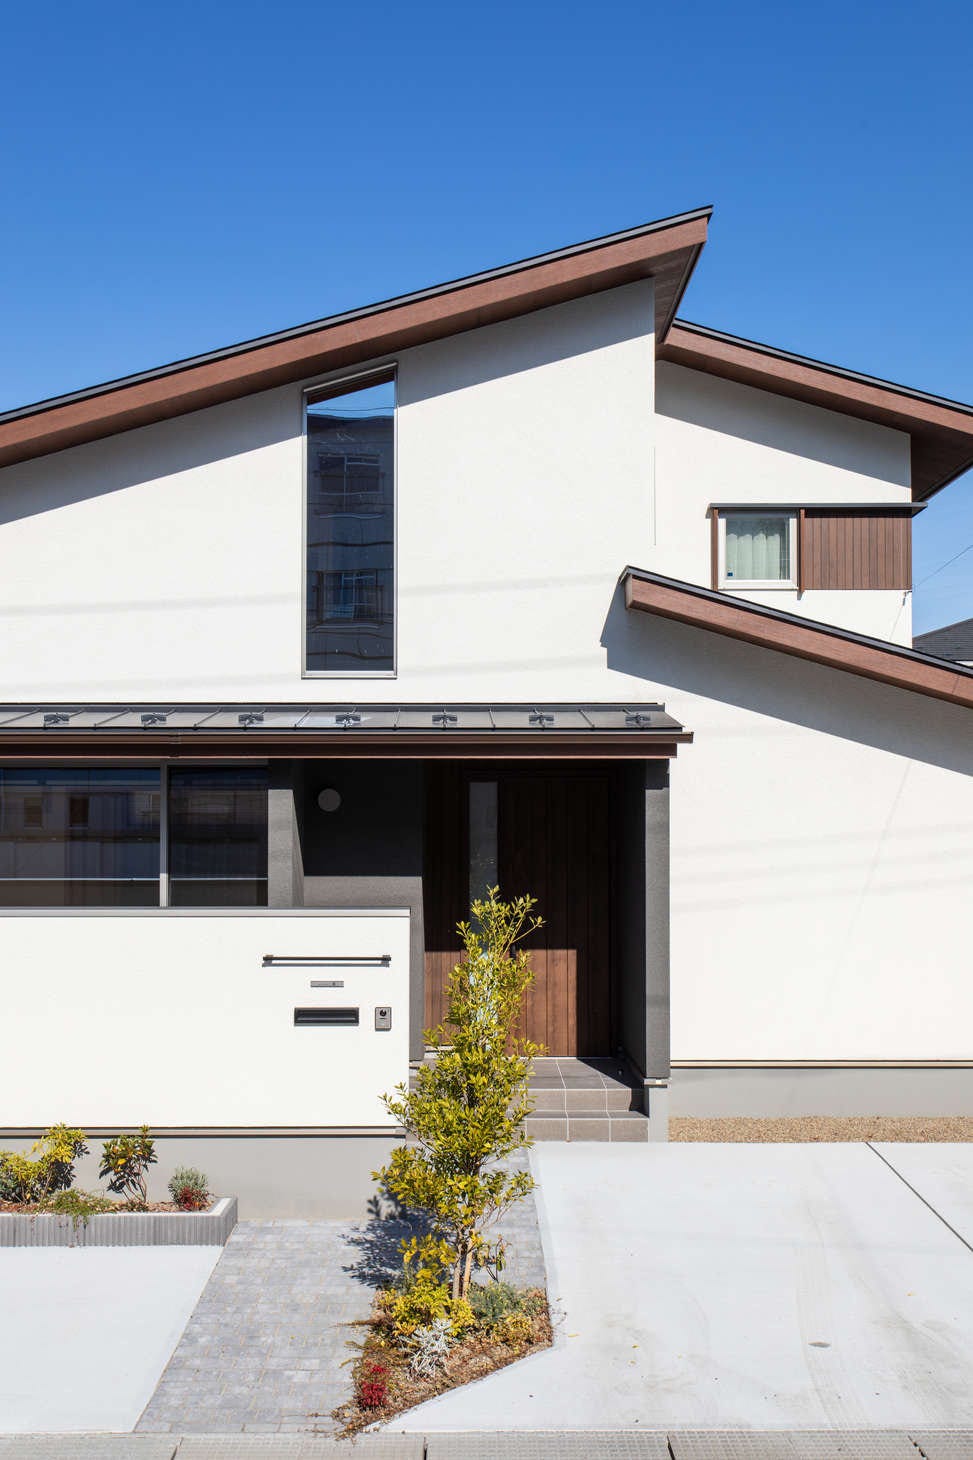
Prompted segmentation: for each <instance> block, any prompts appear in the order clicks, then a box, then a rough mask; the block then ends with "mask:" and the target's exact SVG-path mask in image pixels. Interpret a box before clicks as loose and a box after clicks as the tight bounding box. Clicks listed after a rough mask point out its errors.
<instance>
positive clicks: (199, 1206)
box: [169, 1166, 210, 1212]
mask: <svg viewBox="0 0 973 1460" xmlns="http://www.w3.org/2000/svg"><path fill="white" fill-rule="evenodd" d="M169 1195H170V1196H171V1197H172V1199H173V1201H174V1202H175V1204H176V1206H177V1207H179V1208H181V1210H182V1211H184V1212H201V1211H203V1210H204V1209H205V1208H206V1207H208V1206H209V1197H210V1193H209V1187H208V1185H207V1182H206V1177H205V1175H204V1174H203V1172H202V1171H197V1169H196V1167H195V1166H177V1167H176V1169H175V1171H173V1173H172V1175H171V1176H170V1177H169Z"/></svg>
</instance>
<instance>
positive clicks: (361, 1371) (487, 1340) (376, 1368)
mask: <svg viewBox="0 0 973 1460" xmlns="http://www.w3.org/2000/svg"><path fill="white" fill-rule="evenodd" d="M385 1296H386V1295H384V1294H383V1293H379V1294H378V1295H377V1296H376V1299H375V1304H374V1306H373V1309H372V1314H371V1316H370V1317H369V1318H368V1319H366V1320H365V1322H364V1324H362V1325H361V1326H362V1327H367V1329H368V1330H369V1331H368V1334H367V1337H366V1338H365V1340H364V1342H363V1344H362V1345H361V1350H362V1351H361V1356H360V1358H359V1359H358V1360H357V1362H356V1364H355V1392H354V1395H353V1397H352V1398H351V1399H349V1400H348V1401H347V1402H346V1403H345V1404H342V1405H340V1406H339V1407H338V1408H337V1409H336V1410H334V1411H333V1413H332V1415H331V1418H332V1419H333V1420H335V1421H337V1423H338V1425H339V1431H338V1433H339V1435H345V1436H347V1435H354V1434H357V1433H358V1431H360V1430H363V1429H365V1428H366V1427H367V1426H369V1425H373V1424H382V1423H385V1422H386V1421H388V1420H390V1419H393V1418H394V1417H395V1416H396V1415H398V1414H402V1413H403V1412H404V1411H405V1410H407V1409H412V1408H413V1407H414V1406H415V1405H417V1404H422V1403H423V1402H424V1401H425V1400H426V1399H433V1398H435V1396H436V1395H437V1394H443V1393H445V1392H446V1390H448V1389H457V1388H459V1387H460V1386H461V1385H463V1384H470V1383H472V1381H473V1380H474V1379H483V1378H485V1377H486V1375H487V1374H492V1373H494V1372H495V1371H496V1370H497V1369H504V1368H506V1367H507V1365H508V1364H512V1363H515V1362H516V1361H517V1359H522V1358H525V1357H526V1356H527V1355H528V1354H532V1353H540V1352H541V1351H542V1350H543V1349H546V1348H550V1346H551V1342H552V1335H551V1317H550V1311H549V1309H548V1305H547V1297H546V1294H545V1293H544V1292H543V1291H542V1290H541V1289H539V1288H538V1289H530V1290H528V1291H526V1292H524V1293H523V1297H524V1298H525V1299H527V1300H529V1301H528V1306H529V1309H530V1316H529V1317H528V1316H527V1314H526V1313H525V1314H524V1315H523V1322H522V1324H521V1325H520V1328H519V1330H518V1331H517V1332H516V1335H515V1336H514V1335H513V1334H510V1333H508V1332H507V1331H505V1329H504V1327H503V1325H501V1326H499V1327H494V1326H488V1325H486V1324H477V1326H476V1327H473V1328H471V1329H469V1330H468V1331H467V1332H465V1333H463V1334H461V1335H460V1336H459V1337H457V1338H456V1339H455V1340H454V1342H453V1343H452V1344H451V1345H450V1347H449V1350H448V1353H447V1356H446V1360H445V1363H444V1365H443V1367H442V1368H440V1369H438V1370H437V1371H436V1372H435V1373H432V1374H426V1375H417V1374H415V1373H413V1372H412V1369H411V1367H410V1362H409V1360H410V1351H409V1346H408V1344H407V1343H406V1344H402V1343H401V1342H396V1340H395V1336H394V1333H393V1332H392V1330H391V1328H390V1326H389V1322H388V1308H387V1306H386V1304H385V1301H384V1299H385ZM518 1316H519V1315H518ZM314 1417H315V1416H312V1418H314ZM321 1417H322V1418H323V1416H321Z"/></svg>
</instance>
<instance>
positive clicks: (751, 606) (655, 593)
mask: <svg viewBox="0 0 973 1460" xmlns="http://www.w3.org/2000/svg"><path fill="white" fill-rule="evenodd" d="M622 581H623V583H624V589H625V606H626V608H629V609H637V610H641V611H642V612H645V613H653V614H658V615H659V616H660V617H662V618H669V619H674V620H675V621H676V622H678V623H683V624H687V625H689V626H690V627H692V628H699V629H705V630H707V631H709V632H712V633H717V634H723V635H725V636H726V637H728V638H732V639H740V640H743V641H744V642H745V643H749V644H755V645H757V646H758V647H760V648H763V649H774V650H776V651H778V652H779V653H783V654H790V655H793V656H794V657H796V658H799V659H807V660H810V661H812V662H813V663H816V664H822V665H825V666H827V667H828V668H831V669H839V670H842V671H844V672H846V673H848V674H856V675H859V676H860V677H862V678H865V679H873V680H876V681H878V682H879V683H882V684H887V685H891V686H893V687H895V688H897V689H906V690H911V691H913V692H914V693H916V694H922V695H928V696H930V697H931V698H933V699H938V700H946V701H948V702H949V703H951V704H955V705H961V706H963V707H964V708H967V709H973V669H966V668H964V667H963V666H961V665H957V664H953V663H951V662H950V661H948V660H944V659H937V658H936V657H935V656H934V655H931V654H923V653H920V652H919V651H917V650H915V649H908V648H904V647H901V646H899V645H896V644H889V643H886V642H885V641H884V640H882V639H873V638H869V637H868V636H866V635H864V634H856V633H852V632H851V631H850V630H847V629H841V628H837V627H835V626H834V625H833V624H824V623H821V622H819V621H818V620H816V619H808V618H803V617H802V616H800V615H798V614H792V613H785V612H782V611H781V610H780V609H773V608H767V607H765V606H764V605H762V604H757V603H751V602H749V601H748V600H746V599H741V598H735V597H730V596H729V595H727V594H725V593H720V592H717V591H715V590H713V589H709V588H702V587H699V586H698V585H696V584H694V583H685V582H683V581H682V580H681V579H676V578H666V577H663V576H662V574H660V573H651V572H648V571H646V570H645V569H643V568H634V567H627V568H626V569H625V570H624V572H623V574H622Z"/></svg>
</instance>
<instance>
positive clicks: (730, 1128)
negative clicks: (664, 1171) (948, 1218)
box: [669, 1115, 973, 1141]
mask: <svg viewBox="0 0 973 1460" xmlns="http://www.w3.org/2000/svg"><path fill="white" fill-rule="evenodd" d="M669 1139H670V1140H671V1141H973V1116H968V1115H908V1116H898V1115H802V1116H788V1117H784V1116H781V1117H778V1118H775V1119H770V1120H767V1119H763V1118H760V1117H755V1116H745V1115H736V1116H732V1117H726V1118H721V1119H718V1120H717V1119H712V1120H710V1119H706V1118H704V1117H702V1116H690V1115H678V1116H674V1117H673V1118H672V1119H671V1120H670V1122H669Z"/></svg>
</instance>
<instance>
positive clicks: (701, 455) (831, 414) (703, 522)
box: [638, 361, 912, 645]
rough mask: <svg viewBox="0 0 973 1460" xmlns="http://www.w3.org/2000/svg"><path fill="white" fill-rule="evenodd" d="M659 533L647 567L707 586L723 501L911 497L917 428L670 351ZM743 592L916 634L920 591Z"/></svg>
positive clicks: (842, 620) (662, 370) (902, 637)
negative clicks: (728, 375)
mask: <svg viewBox="0 0 973 1460" xmlns="http://www.w3.org/2000/svg"><path fill="white" fill-rule="evenodd" d="M656 411H657V415H656V497H657V501H658V513H657V525H656V536H655V542H654V544H653V547H652V549H651V551H650V552H649V555H648V558H647V559H646V561H645V562H639V563H638V566H639V567H640V568H649V569H654V570H655V571H656V572H659V573H666V574H668V575H669V576H670V577H672V578H683V579H685V580H686V581H687V582H690V583H699V584H701V585H702V586H703V587H705V588H709V586H710V582H711V557H710V552H711V550H710V522H709V519H708V517H707V515H706V514H707V509H708V507H709V506H710V504H711V503H713V502H740V503H744V502H747V503H749V502H752V503H753V504H754V506H759V505H760V504H761V503H770V502H774V503H791V502H793V503H794V504H795V505H800V504H801V503H805V504H807V503H836V504H840V503H841V502H875V503H882V502H885V503H893V504H896V503H897V504H901V503H905V502H909V501H910V500H911V492H910V487H909V482H910V473H911V466H910V448H909V437H908V436H907V435H906V434H905V433H904V432H901V431H893V430H890V429H889V428H888V427H886V426H876V425H873V424H872V423H871V422H869V421H859V420H856V419H855V418H854V417H853V416H842V415H839V414H838V413H837V412H835V411H826V410H822V409H821V408H820V407H819V406H812V405H806V404H804V402H802V401H794V400H788V399H786V398H785V397H784V396H776V395H771V394H769V393H768V392H767V391H763V390H755V389H753V388H752V387H751V386H747V385H738V384H736V382H734V381H729V380H719V379H717V378H716V377H715V376H711V375H707V374H705V373H704V372H702V371H699V370H687V369H685V368H683V367H682V366H680V365H672V364H668V363H666V362H664V361H663V362H660V364H659V367H658V375H657V380H656ZM734 596H737V597H740V598H746V599H750V600H752V601H754V602H756V603H763V604H766V605H768V606H769V607H770V608H779V609H784V610H785V611H786V612H788V613H798V614H802V615H804V616H805V617H807V618H813V619H818V620H820V621H821V622H823V623H832V624H837V625H839V626H840V627H842V628H847V629H853V630H854V631H855V632H856V633H860V634H870V635H873V636H874V637H875V638H878V639H891V640H893V641H894V642H895V643H899V644H910V645H911V643H912V594H911V592H902V591H898V590H894V591H878V590H861V589H859V590H855V591H853V592H851V591H849V592H827V591H822V590H813V589H812V590H808V591H807V592H805V593H802V594H799V593H797V592H796V591H794V590H789V589H772V590H769V591H764V592H761V591H757V590H750V589H747V590H740V592H739V593H738V594H736V595H734Z"/></svg>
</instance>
